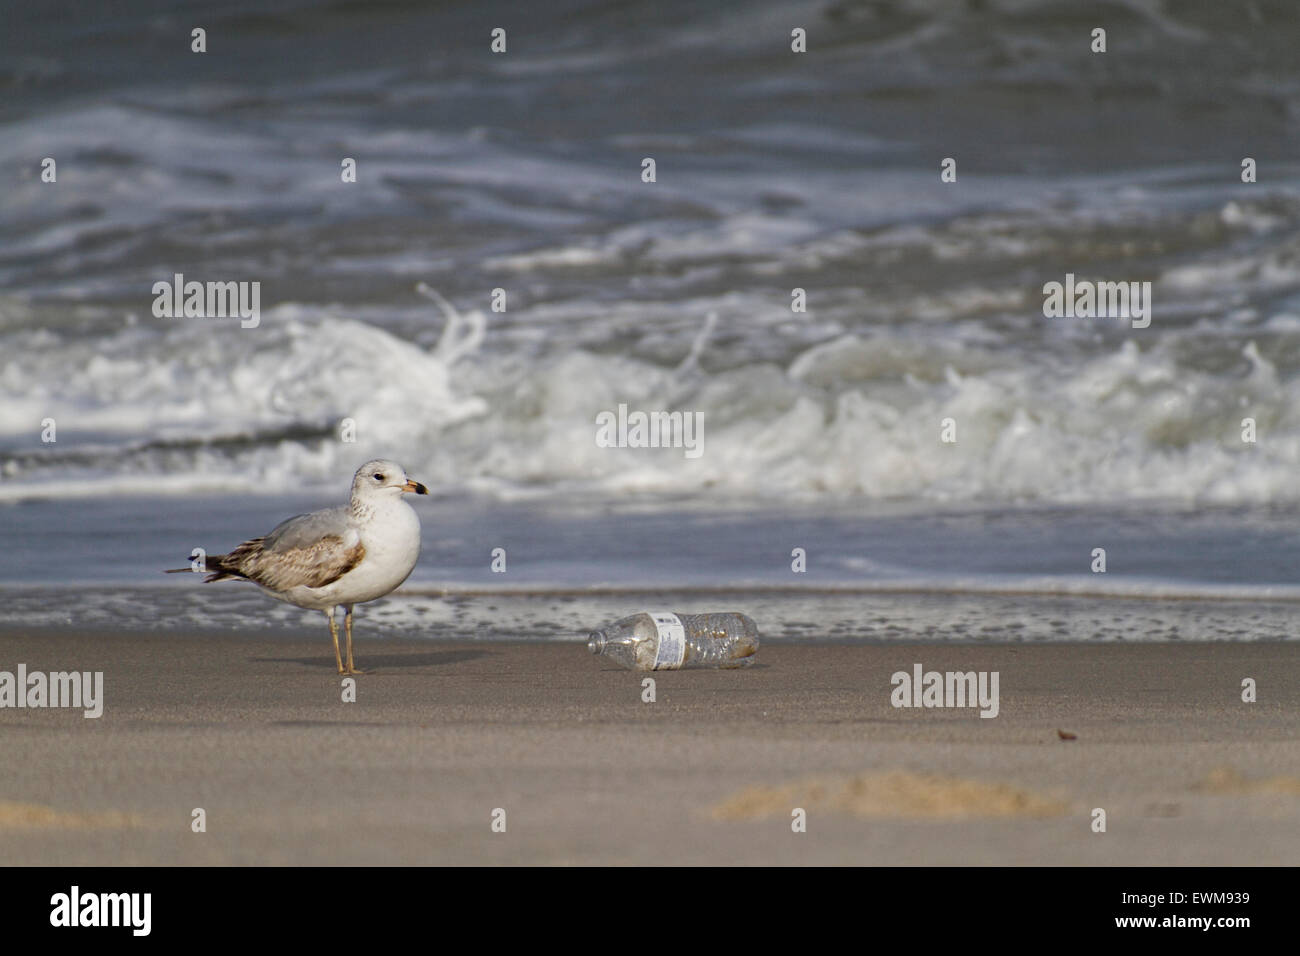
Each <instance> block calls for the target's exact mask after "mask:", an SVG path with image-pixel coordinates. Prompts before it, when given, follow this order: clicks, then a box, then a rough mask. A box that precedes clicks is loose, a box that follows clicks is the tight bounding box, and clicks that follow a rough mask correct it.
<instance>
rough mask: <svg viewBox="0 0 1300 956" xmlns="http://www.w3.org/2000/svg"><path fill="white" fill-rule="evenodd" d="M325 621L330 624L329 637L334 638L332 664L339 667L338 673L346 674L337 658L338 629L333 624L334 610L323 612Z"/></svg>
mask: <svg viewBox="0 0 1300 956" xmlns="http://www.w3.org/2000/svg"><path fill="white" fill-rule="evenodd" d="M325 619H326V620H328V621H329V622H330V637H332V638H334V662H335V663H336V664H338V665H339V673H340V674H346V673H347V671H345V670H344V669H343V658H342V657H340V656H339V629H338V625H336V624H335V623H334V608H330V609H329V610H327V611H326V612H325Z"/></svg>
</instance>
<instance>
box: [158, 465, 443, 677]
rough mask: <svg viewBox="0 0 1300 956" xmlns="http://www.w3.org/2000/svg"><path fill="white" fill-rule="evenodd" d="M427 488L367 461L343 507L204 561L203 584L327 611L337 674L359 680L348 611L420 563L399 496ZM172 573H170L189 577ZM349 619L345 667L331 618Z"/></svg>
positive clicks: (412, 520)
mask: <svg viewBox="0 0 1300 956" xmlns="http://www.w3.org/2000/svg"><path fill="white" fill-rule="evenodd" d="M408 491H410V492H414V493H415V494H417V495H427V494H428V493H429V489H428V488H426V487H425V486H424V485H422V484H420V483H419V482H418V481H412V480H411V479H409V478H407V477H406V472H405V471H404V470H403V469H402V466H401V465H399V464H397V462H395V461H388V460H386V459H383V458H378V459H375V460H374V461H368V462H366V463H365V464H364V465H362V466H361V467H360V468H358V469H357V473H356V475H354V476H353V478H352V497H351V500H350V501H349V502H348V503H347V504H346V505H341V506H339V507H337V508H328V509H326V510H324V511H313V512H312V513H311V514H305V515H295V516H294V517H292V518H289V519H287V520H285V521H282V522H280V523H279V524H278V525H276V526H275V528H274V529H273V530H272V531H271V533H270V534H267V535H264V536H262V537H260V538H251V539H250V540H248V541H245V542H244V543H243V544H241V545H240V546H239V547H237V548H235V550H233V551H231V552H230V553H229V554H218V555H209V556H208V557H207V558H206V559H205V561H204V562H203V564H204V566H203V567H201V568H199V570H202V571H210V572H212V573H210V574H209V575H208V576H207V577H206V578H204V579H203V580H204V583H205V584H206V583H208V582H210V581H225V580H229V579H234V580H240V579H242V580H246V581H252V582H253V583H254V584H256V585H257V586H258V587H259V588H261V589H262V591H263V592H264V593H266V594H268V595H270V596H271V597H273V598H276V599H277V600H280V601H285V602H287V603H289V604H293V605H295V606H297V607H301V608H306V609H308V610H311V611H324V612H325V617H326V618H327V619H328V620H329V625H330V637H332V638H333V639H334V661H335V663H336V664H338V668H339V673H340V674H364V673H365V671H362V670H358V669H357V668H356V666H355V665H354V664H353V663H352V607H353V605H355V604H365V603H366V602H368V601H374V600H377V599H379V598H381V597H383V596H384V595H385V594H388V593H389V592H391V591H393V590H394V589H395V588H397V587H398V585H400V584H401V583H402V582H403V581H405V580H406V578H407V576H408V575H410V573H411V570H412V569H413V568H414V567H415V562H416V560H417V559H418V558H419V557H420V517H419V515H417V514H416V513H415V509H414V508H412V507H411V506H410V505H409V504H407V503H406V500H405V499H404V498H403V497H402V495H403V493H404V492H408ZM190 570H194V569H193V568H174V569H172V570H170V571H168V572H167V573H168V574H172V573H176V572H180V571H190ZM338 607H342V608H343V609H344V611H345V612H346V616H345V617H344V619H343V627H344V630H345V631H346V632H347V644H348V655H347V667H346V668H345V667H344V666H343V658H342V656H340V654H339V632H338V627H337V626H336V625H335V623H334V611H335V609H336V608H338Z"/></svg>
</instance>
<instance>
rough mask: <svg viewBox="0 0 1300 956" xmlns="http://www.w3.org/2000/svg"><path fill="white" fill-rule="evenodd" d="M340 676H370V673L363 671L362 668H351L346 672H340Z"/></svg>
mask: <svg viewBox="0 0 1300 956" xmlns="http://www.w3.org/2000/svg"><path fill="white" fill-rule="evenodd" d="M339 673H340V674H369V673H370V671H363V670H362V669H361V668H360V667H349V668H348V669H347V670H345V671H339Z"/></svg>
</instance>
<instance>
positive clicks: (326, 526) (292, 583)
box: [205, 507, 366, 591]
mask: <svg viewBox="0 0 1300 956" xmlns="http://www.w3.org/2000/svg"><path fill="white" fill-rule="evenodd" d="M365 554H366V549H365V548H364V547H362V545H361V536H360V535H359V534H357V531H356V529H355V528H353V527H351V526H350V525H349V523H348V509H347V508H346V507H342V508H330V509H329V510H327V511H313V512H312V513H311V514H305V515H295V516H294V517H292V518H289V519H288V520H286V521H282V522H280V523H279V524H278V525H276V526H275V529H274V530H273V531H272V532H271V533H270V534H268V535H265V536H264V537H261V538H253V539H252V540H251V541H245V542H244V543H243V544H241V545H240V546H239V547H237V548H235V550H233V551H231V552H230V553H229V554H221V555H216V556H214V557H209V558H208V559H207V564H208V570H210V571H212V572H213V573H212V574H210V575H209V576H208V577H207V578H206V579H205V580H208V581H220V580H223V579H224V578H233V577H238V578H247V579H248V580H250V581H255V582H257V583H258V584H260V585H262V587H264V588H269V589H270V590H272V591H287V590H288V589H289V588H294V587H300V586H302V587H309V588H323V587H324V586H325V585H327V584H330V583H332V582H334V581H337V580H338V579H339V578H341V577H342V576H343V575H345V574H347V573H348V572H349V571H351V570H352V569H353V568H355V567H356V566H357V565H358V564H360V563H361V559H362V558H363V557H365Z"/></svg>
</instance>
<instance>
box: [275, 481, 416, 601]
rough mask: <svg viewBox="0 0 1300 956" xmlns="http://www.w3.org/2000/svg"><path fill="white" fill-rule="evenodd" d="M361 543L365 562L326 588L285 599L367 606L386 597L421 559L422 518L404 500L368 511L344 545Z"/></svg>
mask: <svg viewBox="0 0 1300 956" xmlns="http://www.w3.org/2000/svg"><path fill="white" fill-rule="evenodd" d="M358 539H359V540H360V541H361V545H362V547H364V548H365V555H364V556H363V557H362V559H361V562H360V563H359V564H358V565H357V566H356V567H355V568H353V569H352V570H351V571H349V572H347V573H346V574H344V575H343V576H342V577H341V578H339V579H338V580H337V581H334V582H333V583H332V584H327V585H326V586H325V587H323V588H294V589H292V591H291V592H288V593H286V595H285V599H287V600H288V601H289V602H290V603H293V604H298V605H299V606H300V607H316V608H323V607H329V606H331V605H338V604H364V603H365V602H367V601H374V600H377V599H378V598H381V597H383V596H384V595H385V594H388V593H389V592H390V591H393V590H394V589H396V588H397V587H398V586H399V585H400V584H401V583H402V582H403V581H405V580H406V579H407V577H408V576H409V575H410V573H411V571H412V570H413V569H414V568H415V562H416V561H417V560H419V557H420V517H419V515H417V514H416V513H415V509H414V508H412V507H411V506H410V505H408V504H407V503H406V502H405V501H403V500H402V499H400V498H399V499H396V500H395V501H392V502H386V503H384V505H383V506H382V507H378V508H373V509H368V510H367V511H366V512H365V514H364V515H363V516H362V517H360V518H359V519H356V520H354V521H353V522H352V523H350V524H349V526H348V530H347V531H346V532H345V534H344V542H345V543H346V544H348V545H349V546H351V545H353V544H355V543H356V542H357V540H358Z"/></svg>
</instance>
